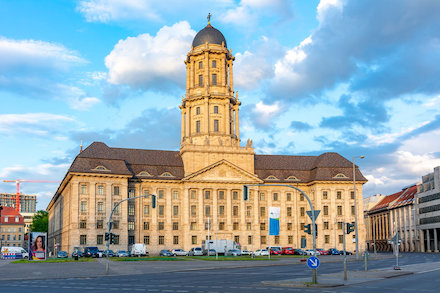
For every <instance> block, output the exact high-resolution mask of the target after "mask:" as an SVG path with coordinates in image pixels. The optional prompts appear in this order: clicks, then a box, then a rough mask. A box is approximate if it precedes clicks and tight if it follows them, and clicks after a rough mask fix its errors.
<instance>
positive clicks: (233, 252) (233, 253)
mask: <svg viewBox="0 0 440 293" xmlns="http://www.w3.org/2000/svg"><path fill="white" fill-rule="evenodd" d="M225 255H231V256H241V251H240V250H238V249H230V250H228V251H227V252H226V253H225Z"/></svg>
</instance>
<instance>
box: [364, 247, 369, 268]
mask: <svg viewBox="0 0 440 293" xmlns="http://www.w3.org/2000/svg"><path fill="white" fill-rule="evenodd" d="M364 263H365V271H368V251H365V253H364Z"/></svg>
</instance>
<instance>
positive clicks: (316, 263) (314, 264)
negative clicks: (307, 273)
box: [307, 256, 319, 270]
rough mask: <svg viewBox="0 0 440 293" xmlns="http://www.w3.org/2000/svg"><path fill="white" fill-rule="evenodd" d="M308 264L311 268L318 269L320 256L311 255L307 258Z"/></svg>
mask: <svg viewBox="0 0 440 293" xmlns="http://www.w3.org/2000/svg"><path fill="white" fill-rule="evenodd" d="M307 265H308V266H309V268H311V269H313V270H316V269H317V268H318V267H319V258H317V257H316V256H311V257H309V258H308V259H307Z"/></svg>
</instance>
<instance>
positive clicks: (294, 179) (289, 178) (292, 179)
mask: <svg viewBox="0 0 440 293" xmlns="http://www.w3.org/2000/svg"><path fill="white" fill-rule="evenodd" d="M286 180H291V181H297V180H299V179H298V178H296V177H295V176H289V177H287V178H286Z"/></svg>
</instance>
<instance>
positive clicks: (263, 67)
mask: <svg viewBox="0 0 440 293" xmlns="http://www.w3.org/2000/svg"><path fill="white" fill-rule="evenodd" d="M235 57H236V61H235V85H236V86H237V88H242V89H254V88H256V87H258V86H260V82H261V81H263V80H264V79H266V78H268V77H269V76H271V75H272V74H273V69H272V66H271V65H270V64H269V63H268V62H267V61H266V59H265V58H264V56H262V55H261V54H258V52H257V53H252V52H249V51H245V52H244V53H243V54H242V53H237V54H236V55H235Z"/></svg>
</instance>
